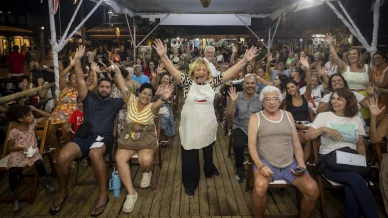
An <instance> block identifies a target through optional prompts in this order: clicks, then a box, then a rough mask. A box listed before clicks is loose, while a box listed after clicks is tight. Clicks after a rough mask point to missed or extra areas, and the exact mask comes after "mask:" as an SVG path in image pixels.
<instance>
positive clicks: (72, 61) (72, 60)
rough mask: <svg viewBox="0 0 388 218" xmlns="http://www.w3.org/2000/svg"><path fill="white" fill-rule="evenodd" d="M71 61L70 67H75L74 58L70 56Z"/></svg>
mask: <svg viewBox="0 0 388 218" xmlns="http://www.w3.org/2000/svg"><path fill="white" fill-rule="evenodd" d="M69 61H70V66H72V67H74V63H75V60H74V58H71V56H70V57H69Z"/></svg>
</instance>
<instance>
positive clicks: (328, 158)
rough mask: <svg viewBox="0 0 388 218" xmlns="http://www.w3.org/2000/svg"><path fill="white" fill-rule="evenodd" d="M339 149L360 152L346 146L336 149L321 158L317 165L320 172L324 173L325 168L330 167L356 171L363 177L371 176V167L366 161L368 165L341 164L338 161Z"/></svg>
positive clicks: (337, 169)
mask: <svg viewBox="0 0 388 218" xmlns="http://www.w3.org/2000/svg"><path fill="white" fill-rule="evenodd" d="M337 151H342V152H346V153H350V154H359V153H358V152H357V151H356V150H354V149H351V148H349V147H344V148H340V149H337V150H334V151H332V152H330V153H328V154H326V155H324V156H323V157H322V158H320V159H319V161H318V163H317V166H316V167H317V169H318V171H319V172H320V173H322V172H323V171H324V170H325V168H328V169H330V170H332V171H343V172H355V173H358V174H360V175H361V176H363V177H368V176H369V168H370V167H369V165H368V163H366V167H365V166H355V165H348V164H339V163H337V153H336V152H337Z"/></svg>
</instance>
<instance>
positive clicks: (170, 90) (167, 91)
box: [162, 84, 174, 99]
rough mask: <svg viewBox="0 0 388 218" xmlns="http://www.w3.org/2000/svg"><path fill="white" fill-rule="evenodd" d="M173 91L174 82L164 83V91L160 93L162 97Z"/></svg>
mask: <svg viewBox="0 0 388 218" xmlns="http://www.w3.org/2000/svg"><path fill="white" fill-rule="evenodd" d="M173 92H174V84H166V86H165V88H164V91H163V93H162V98H163V99H168V98H170V96H171V94H172V93H173Z"/></svg>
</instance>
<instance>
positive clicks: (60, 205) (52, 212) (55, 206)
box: [49, 197, 67, 215]
mask: <svg viewBox="0 0 388 218" xmlns="http://www.w3.org/2000/svg"><path fill="white" fill-rule="evenodd" d="M66 199H67V197H65V199H63V201H62V202H61V203H59V204H55V203H54V202H53V206H54V208H55V209H57V207H59V209H58V210H52V209H51V208H50V211H49V213H50V214H51V215H55V214H57V213H59V211H61V209H62V206H63V203H65V201H66Z"/></svg>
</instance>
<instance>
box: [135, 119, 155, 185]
mask: <svg viewBox="0 0 388 218" xmlns="http://www.w3.org/2000/svg"><path fill="white" fill-rule="evenodd" d="M161 118H162V117H161V116H156V117H155V119H154V122H155V124H156V135H157V141H158V144H159V146H158V148H157V149H156V151H155V154H154V160H153V162H154V163H153V169H152V181H151V183H152V190H154V191H155V190H156V184H157V178H158V177H159V172H160V170H161V168H162V150H161V148H160V138H161V137H160V131H161V124H162V119H161ZM138 158H139V156H138V155H137V154H135V155H134V156H133V157H132V158H131V159H130V160H129V164H130V165H138V163H136V164H135V163H133V161H138ZM134 187H136V188H138V187H140V186H137V185H135V184H134Z"/></svg>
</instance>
